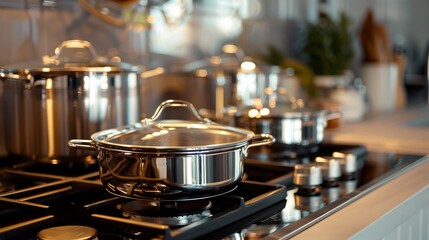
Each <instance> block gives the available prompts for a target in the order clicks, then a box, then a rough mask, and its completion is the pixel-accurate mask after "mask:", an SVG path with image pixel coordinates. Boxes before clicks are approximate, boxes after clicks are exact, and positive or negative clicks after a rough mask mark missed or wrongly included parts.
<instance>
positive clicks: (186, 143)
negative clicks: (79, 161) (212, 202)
mask: <svg viewBox="0 0 429 240" xmlns="http://www.w3.org/2000/svg"><path fill="white" fill-rule="evenodd" d="M177 107H185V108H186V109H188V110H189V111H190V112H191V114H192V115H193V116H194V117H195V119H196V120H176V119H163V120H162V119H161V115H162V113H163V112H164V110H165V109H167V108H170V111H171V110H172V108H177ZM273 142H274V138H273V137H272V136H271V135H269V134H259V135H255V134H254V133H253V132H252V131H250V130H247V129H242V128H237V127H231V126H224V125H220V124H217V123H214V122H212V121H210V120H207V119H203V118H201V116H200V115H198V113H197V111H196V109H195V108H194V106H193V105H192V104H191V103H189V102H186V101H183V100H167V101H165V102H163V103H162V104H161V105H159V107H158V108H157V110H156V111H155V113H154V115H153V116H152V117H151V118H148V119H143V120H142V121H141V122H138V123H136V124H134V125H129V126H124V127H120V128H114V129H108V130H104V131H100V132H97V133H94V134H93V135H92V136H91V140H79V139H73V140H70V141H69V146H70V147H73V148H81V149H89V150H95V151H98V161H99V165H100V179H101V181H102V183H103V184H104V186H105V187H106V189H107V191H108V192H110V193H113V194H115V195H119V196H122V197H128V198H138V199H148V200H157V201H181V200H189V199H200V198H207V197H213V196H216V195H220V194H224V193H226V192H229V191H231V190H233V189H234V188H235V187H236V186H237V184H238V183H239V182H240V181H241V179H242V177H243V173H244V158H245V157H246V155H247V150H248V149H249V148H250V147H255V146H262V145H268V144H271V143H273Z"/></svg>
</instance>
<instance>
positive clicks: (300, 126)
mask: <svg viewBox="0 0 429 240" xmlns="http://www.w3.org/2000/svg"><path fill="white" fill-rule="evenodd" d="M340 117H341V114H340V112H330V111H326V110H323V109H317V108H310V107H297V108H291V107H285V106H277V107H275V108H255V107H251V108H246V109H245V110H241V111H239V112H238V113H237V114H236V116H235V125H236V126H237V127H241V128H245V129H249V130H251V131H253V132H255V133H259V134H270V135H272V136H273V137H274V138H275V139H276V142H275V143H274V144H272V146H270V148H273V149H287V150H292V151H306V152H307V151H310V150H311V149H317V146H318V145H319V144H320V143H321V142H322V141H323V136H324V130H325V127H326V125H327V121H328V120H331V119H336V118H340Z"/></svg>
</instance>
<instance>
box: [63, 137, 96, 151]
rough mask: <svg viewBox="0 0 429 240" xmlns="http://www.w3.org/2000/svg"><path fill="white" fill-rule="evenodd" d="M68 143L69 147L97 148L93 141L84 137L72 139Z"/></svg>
mask: <svg viewBox="0 0 429 240" xmlns="http://www.w3.org/2000/svg"><path fill="white" fill-rule="evenodd" d="M68 145H69V147H71V148H80V149H88V150H97V148H96V147H95V146H94V144H93V142H92V141H91V140H86V139H72V140H70V141H69V142H68Z"/></svg>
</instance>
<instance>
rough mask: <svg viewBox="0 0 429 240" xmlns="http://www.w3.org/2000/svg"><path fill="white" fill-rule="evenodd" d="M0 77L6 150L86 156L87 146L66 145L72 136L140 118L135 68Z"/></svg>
mask: <svg viewBox="0 0 429 240" xmlns="http://www.w3.org/2000/svg"><path fill="white" fill-rule="evenodd" d="M32 77H33V79H32V81H31V82H30V81H28V80H24V79H14V78H5V79H4V80H3V87H4V91H3V109H4V113H3V114H4V124H5V138H6V139H7V141H5V144H6V150H7V152H8V153H9V154H11V155H18V156H20V157H26V158H31V159H35V160H38V161H42V162H45V161H46V162H51V161H89V160H90V157H89V156H90V154H92V152H88V151H74V150H71V149H69V148H68V146H67V142H68V140H69V139H71V138H89V137H90V136H91V134H92V133H94V132H96V131H100V130H102V129H106V128H112V127H118V126H122V125H126V124H131V123H134V122H136V121H138V120H139V119H140V118H141V114H140V110H139V109H140V107H139V104H140V100H139V99H140V97H139V92H138V90H139V76H138V74H137V73H134V72H123V73H102V72H100V73H97V72H81V73H68V74H55V76H51V77H46V76H37V75H34V76H32Z"/></svg>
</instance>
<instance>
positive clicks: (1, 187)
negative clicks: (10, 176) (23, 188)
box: [0, 180, 15, 193]
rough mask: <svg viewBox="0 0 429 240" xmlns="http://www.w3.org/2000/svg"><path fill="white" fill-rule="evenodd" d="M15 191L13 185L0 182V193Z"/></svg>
mask: <svg viewBox="0 0 429 240" xmlns="http://www.w3.org/2000/svg"><path fill="white" fill-rule="evenodd" d="M12 191H15V184H13V183H11V182H8V181H3V180H0V193H8V192H12Z"/></svg>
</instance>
